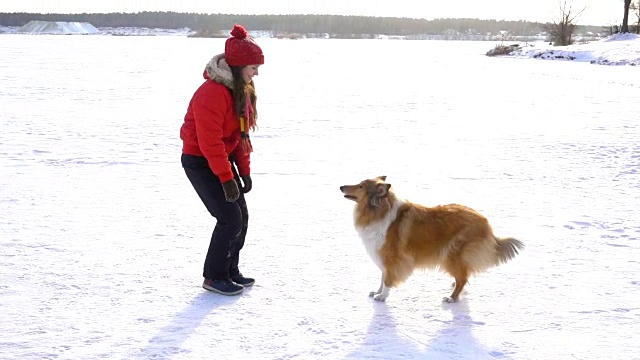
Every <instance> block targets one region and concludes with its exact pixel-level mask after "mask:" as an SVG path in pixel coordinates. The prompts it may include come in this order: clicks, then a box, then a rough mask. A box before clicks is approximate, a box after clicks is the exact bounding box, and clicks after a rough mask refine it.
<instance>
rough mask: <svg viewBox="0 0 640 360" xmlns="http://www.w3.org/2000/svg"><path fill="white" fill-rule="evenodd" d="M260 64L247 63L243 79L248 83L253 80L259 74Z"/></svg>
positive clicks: (243, 69) (243, 71)
mask: <svg viewBox="0 0 640 360" xmlns="http://www.w3.org/2000/svg"><path fill="white" fill-rule="evenodd" d="M259 67H260V65H247V66H245V67H243V68H242V80H244V82H246V83H247V84H248V83H250V82H251V80H252V79H253V77H254V76H256V75H258V68H259Z"/></svg>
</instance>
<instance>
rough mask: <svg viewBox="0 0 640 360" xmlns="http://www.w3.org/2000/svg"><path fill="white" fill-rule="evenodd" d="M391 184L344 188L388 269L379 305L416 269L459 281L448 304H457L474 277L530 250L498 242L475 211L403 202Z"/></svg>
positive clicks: (380, 181) (365, 236)
mask: <svg viewBox="0 0 640 360" xmlns="http://www.w3.org/2000/svg"><path fill="white" fill-rule="evenodd" d="M385 180H386V176H380V177H377V178H374V179H367V180H364V181H362V182H360V183H359V184H356V185H344V186H341V187H340V190H341V191H342V192H343V193H344V196H345V198H347V199H350V200H353V201H355V202H356V205H355V211H354V222H355V227H356V229H357V230H358V232H359V233H360V236H361V237H362V240H363V242H364V245H365V247H366V248H367V250H368V252H369V254H370V255H371V256H372V258H373V260H374V262H376V263H377V264H378V266H379V267H380V268H381V270H382V283H381V286H380V289H379V290H378V291H377V292H372V293H371V294H370V295H371V296H373V297H374V298H375V299H376V300H382V301H384V300H385V299H386V297H387V296H388V289H389V288H392V287H397V286H399V285H400V284H401V283H402V282H404V281H405V280H406V279H407V278H408V277H409V276H410V275H411V274H412V273H413V271H414V270H416V269H434V268H440V269H442V270H444V271H445V272H447V273H449V274H450V275H451V276H453V277H454V278H455V287H454V289H453V292H452V293H451V296H450V297H448V298H445V301H448V302H454V301H457V300H458V298H459V296H460V292H461V291H462V289H463V288H464V286H465V284H466V283H467V281H468V279H469V277H470V276H471V275H473V274H475V273H479V272H482V271H484V270H486V269H488V268H490V267H492V266H497V265H499V264H501V263H504V262H507V261H509V260H510V259H512V258H513V257H514V256H515V255H516V254H518V251H519V250H520V249H522V248H523V247H524V244H523V243H522V242H521V241H520V240H516V239H514V238H498V237H496V236H495V235H494V234H493V230H492V228H491V226H490V225H489V222H488V220H487V219H486V218H485V217H484V216H482V215H481V214H480V213H478V212H477V211H475V210H473V209H471V208H469V207H466V206H463V205H458V204H449V205H440V206H435V207H427V206H423V205H419V204H415V203H412V202H409V201H403V200H399V199H398V198H397V197H396V195H395V194H394V192H393V191H392V190H391V185H390V184H388V183H386V182H385ZM394 212H395V216H394V214H393V213H394ZM376 234H377V235H376ZM380 234H384V235H383V236H380ZM384 288H386V289H384Z"/></svg>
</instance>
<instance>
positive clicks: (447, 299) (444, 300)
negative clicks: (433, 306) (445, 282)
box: [442, 296, 456, 303]
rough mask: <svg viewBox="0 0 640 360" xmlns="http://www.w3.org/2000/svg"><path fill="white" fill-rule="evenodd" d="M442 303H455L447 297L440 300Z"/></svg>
mask: <svg viewBox="0 0 640 360" xmlns="http://www.w3.org/2000/svg"><path fill="white" fill-rule="evenodd" d="M442 301H443V302H447V303H454V302H456V301H455V300H454V299H453V298H451V297H449V296H445V297H443V298H442Z"/></svg>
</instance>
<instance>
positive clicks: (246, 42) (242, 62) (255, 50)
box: [224, 24, 264, 66]
mask: <svg viewBox="0 0 640 360" xmlns="http://www.w3.org/2000/svg"><path fill="white" fill-rule="evenodd" d="M224 57H225V58H226V59H227V64H229V66H247V65H262V64H264V55H263V54H262V49H260V46H258V44H256V42H255V41H254V40H253V38H251V37H249V35H248V33H247V30H246V29H245V28H244V27H243V26H242V25H238V24H235V25H234V26H233V29H232V30H231V37H230V38H228V39H227V41H226V42H225V44H224Z"/></svg>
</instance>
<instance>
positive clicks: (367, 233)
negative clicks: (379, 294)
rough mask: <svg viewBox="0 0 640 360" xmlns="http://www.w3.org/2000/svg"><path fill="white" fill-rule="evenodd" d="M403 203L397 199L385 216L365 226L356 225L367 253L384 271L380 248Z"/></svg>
mask: <svg viewBox="0 0 640 360" xmlns="http://www.w3.org/2000/svg"><path fill="white" fill-rule="evenodd" d="M400 205H402V202H401V201H396V202H395V203H394V204H393V206H392V207H391V209H389V212H388V213H387V214H386V215H385V217H384V218H383V219H382V220H380V221H378V222H375V223H371V224H368V225H365V226H356V231H358V235H360V238H361V239H362V243H363V244H364V247H365V249H366V250H367V254H369V256H370V257H371V259H372V260H373V262H374V263H375V264H376V265H377V266H378V268H379V269H380V270H383V271H384V266H383V264H382V259H381V258H380V248H381V247H382V245H383V244H384V242H385V240H386V238H387V230H389V226H391V223H392V222H393V221H394V220H395V219H396V216H397V215H398V209H399V208H400Z"/></svg>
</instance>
